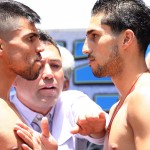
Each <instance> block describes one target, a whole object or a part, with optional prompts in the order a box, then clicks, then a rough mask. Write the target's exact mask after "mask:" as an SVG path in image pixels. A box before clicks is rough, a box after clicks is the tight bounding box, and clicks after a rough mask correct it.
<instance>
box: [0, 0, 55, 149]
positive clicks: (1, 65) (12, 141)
mask: <svg viewBox="0 0 150 150" xmlns="http://www.w3.org/2000/svg"><path fill="white" fill-rule="evenodd" d="M0 20H1V21H0V71H1V73H0V120H1V123H0V149H1V150H14V149H17V150H22V149H26V150H28V149H31V148H32V149H33V148H34V146H36V147H37V148H39V147H40V149H41V150H46V149H49V148H51V149H53V146H51V143H50V142H49V143H48V144H46V143H43V142H47V141H48V140H50V141H51V139H50V138H49V137H50V135H49V131H48V128H45V127H46V126H47V125H48V124H47V121H46V120H44V122H43V123H44V124H42V125H44V127H43V126H42V127H43V128H42V134H41V135H39V137H41V138H42V140H41V143H39V142H37V141H31V143H29V142H28V141H26V142H27V143H25V142H23V141H22V140H21V139H20V138H19V137H18V135H17V134H18V133H17V132H15V131H14V126H15V124H16V122H17V121H22V122H24V119H23V118H22V117H21V115H20V114H19V113H18V111H17V109H16V108H15V107H14V105H13V104H12V103H10V101H9V91H10V88H11V85H12V83H13V81H14V79H15V78H16V76H17V75H20V76H22V77H23V78H25V79H27V80H34V79H36V78H37V77H38V75H39V72H40V69H41V67H42V62H41V54H40V52H42V51H43V50H44V44H43V43H41V42H40V40H39V36H38V31H37V29H36V27H35V23H40V17H39V16H38V14H37V13H36V12H34V11H33V10H32V9H30V8H29V7H27V6H25V5H23V4H22V3H19V2H16V1H13V0H1V1H0ZM45 125H46V126H45ZM43 140H44V141H43ZM43 144H44V145H43ZM45 144H46V145H45ZM45 146H46V147H45ZM47 146H48V147H47ZM56 148H57V145H54V149H55V150H56ZM54 149H53V150H54Z"/></svg>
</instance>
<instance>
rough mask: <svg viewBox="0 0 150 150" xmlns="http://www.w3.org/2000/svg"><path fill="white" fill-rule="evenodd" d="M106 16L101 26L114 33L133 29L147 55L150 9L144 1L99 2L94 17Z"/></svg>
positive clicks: (100, 0) (113, 0) (105, 0)
mask: <svg viewBox="0 0 150 150" xmlns="http://www.w3.org/2000/svg"><path fill="white" fill-rule="evenodd" d="M100 13H102V14H104V18H103V19H102V21H101V24H105V25H108V26H110V28H111V29H112V32H114V33H116V34H117V33H120V32H121V31H123V30H126V29H131V30H132V31H133V32H134V34H135V36H136V38H137V41H138V43H139V47H140V49H141V50H142V51H143V53H145V51H146V49H147V47H148V45H149V43H150V9H149V7H148V6H146V5H145V3H144V2H143V1H142V0H98V1H97V2H96V3H95V5H94V7H93V9H92V16H94V15H98V14H100Z"/></svg>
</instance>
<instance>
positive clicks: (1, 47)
mask: <svg viewBox="0 0 150 150" xmlns="http://www.w3.org/2000/svg"><path fill="white" fill-rule="evenodd" d="M2 53H3V40H2V39H0V56H2Z"/></svg>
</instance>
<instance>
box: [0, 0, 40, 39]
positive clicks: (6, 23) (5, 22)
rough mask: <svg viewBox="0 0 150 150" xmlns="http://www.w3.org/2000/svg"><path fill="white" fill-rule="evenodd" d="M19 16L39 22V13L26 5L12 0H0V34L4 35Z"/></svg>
mask: <svg viewBox="0 0 150 150" xmlns="http://www.w3.org/2000/svg"><path fill="white" fill-rule="evenodd" d="M19 17H24V18H27V19H28V20H29V21H30V22H33V23H40V17H39V15H38V14H37V13H36V12H35V11H33V10H32V9H31V8H29V7H28V6H26V5H24V4H22V3H20V2H17V1H13V0H0V36H3V35H5V34H6V33H7V32H8V31H9V30H10V28H11V27H12V26H13V24H14V23H16V18H19Z"/></svg>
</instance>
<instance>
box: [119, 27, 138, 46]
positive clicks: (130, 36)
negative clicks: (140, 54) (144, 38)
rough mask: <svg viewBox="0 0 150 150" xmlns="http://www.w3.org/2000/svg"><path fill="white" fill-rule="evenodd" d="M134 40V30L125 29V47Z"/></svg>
mask: <svg viewBox="0 0 150 150" xmlns="http://www.w3.org/2000/svg"><path fill="white" fill-rule="evenodd" d="M134 40H135V35H134V32H133V31H132V30H130V29H127V30H125V31H124V33H123V43H122V46H123V48H125V49H126V48H127V47H128V46H130V45H131V44H132V43H133V41H134Z"/></svg>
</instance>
